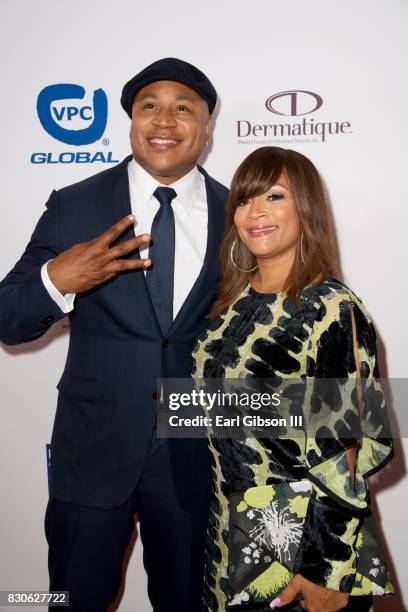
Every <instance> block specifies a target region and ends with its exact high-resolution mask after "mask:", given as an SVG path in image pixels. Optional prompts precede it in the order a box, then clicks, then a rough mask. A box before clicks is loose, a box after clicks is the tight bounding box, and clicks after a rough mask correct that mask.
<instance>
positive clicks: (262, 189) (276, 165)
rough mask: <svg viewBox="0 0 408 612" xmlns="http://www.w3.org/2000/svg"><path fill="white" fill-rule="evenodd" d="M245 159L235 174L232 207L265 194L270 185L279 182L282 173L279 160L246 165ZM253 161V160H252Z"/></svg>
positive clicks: (282, 169)
mask: <svg viewBox="0 0 408 612" xmlns="http://www.w3.org/2000/svg"><path fill="white" fill-rule="evenodd" d="M250 161H251V160H250V159H247V160H246V162H247V163H244V164H243V165H242V166H241V167H240V168H239V171H238V172H237V174H236V176H235V180H234V183H235V184H234V190H233V193H232V194H231V195H232V197H233V203H234V205H237V204H238V202H240V201H241V200H245V199H247V198H253V197H257V196H260V195H262V194H263V193H266V192H267V191H268V190H269V189H270V188H271V187H272V185H274V184H275V183H277V182H278V181H279V178H280V177H281V176H282V172H283V171H284V168H283V163H282V160H281V159H274V160H273V162H272V163H271V161H272V160H264V163H262V161H263V160H257V162H256V163H248V162H250ZM254 161H255V160H254Z"/></svg>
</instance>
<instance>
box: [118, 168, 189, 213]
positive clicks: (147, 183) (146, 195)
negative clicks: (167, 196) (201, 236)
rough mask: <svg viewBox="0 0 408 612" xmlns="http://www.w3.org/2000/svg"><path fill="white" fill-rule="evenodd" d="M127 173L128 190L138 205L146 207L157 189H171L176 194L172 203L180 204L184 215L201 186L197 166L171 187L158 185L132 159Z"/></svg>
mask: <svg viewBox="0 0 408 612" xmlns="http://www.w3.org/2000/svg"><path fill="white" fill-rule="evenodd" d="M128 172H129V183H130V189H131V191H132V194H133V196H134V197H135V200H136V201H138V202H140V205H142V206H144V205H147V203H148V201H149V200H150V198H151V197H152V196H153V193H154V191H155V190H156V188H157V187H172V188H173V189H174V190H175V191H176V193H177V198H175V200H174V202H176V203H178V202H180V203H181V204H182V205H183V207H184V208H185V210H186V213H187V214H189V213H190V211H191V208H192V206H193V204H194V201H195V200H196V198H197V195H198V192H199V189H200V184H201V174H200V171H199V170H198V168H197V166H194V168H192V169H191V170H190V172H188V174H186V175H184V176H182V177H181V178H180V179H178V181H175V182H174V183H172V184H171V185H162V184H161V183H159V182H158V181H157V180H156V179H155V178H153V177H152V176H151V174H149V173H148V172H146V170H145V169H144V168H142V166H141V165H140V164H138V163H137V162H136V161H135V160H134V159H133V158H132V160H131V161H130V162H129V166H128Z"/></svg>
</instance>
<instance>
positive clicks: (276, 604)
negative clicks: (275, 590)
mask: <svg viewBox="0 0 408 612" xmlns="http://www.w3.org/2000/svg"><path fill="white" fill-rule="evenodd" d="M269 605H270V607H271V608H280V607H281V605H282V603H281V600H280V599H279V597H276V598H275V599H274V600H273V601H271V603H270V604H269Z"/></svg>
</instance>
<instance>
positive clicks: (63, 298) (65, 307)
mask: <svg viewBox="0 0 408 612" xmlns="http://www.w3.org/2000/svg"><path fill="white" fill-rule="evenodd" d="M49 261H51V259H50V260H49ZM49 261H47V262H46V263H45V264H44V265H43V266H42V268H41V280H42V282H43V284H44V287H45V288H46V290H47V291H48V293H49V295H50V297H51V298H52V299H53V300H54V302H55V303H56V304H57V306H58V307H59V308H60V309H61V310H62V312H63V313H64V314H68V313H69V312H71V311H72V310H74V300H75V297H76V293H66V294H65V295H62V293H60V292H59V291H58V289H57V288H56V287H55V286H54V285H53V284H52V282H51V280H50V277H49V276H48V271H47V266H48V263H49Z"/></svg>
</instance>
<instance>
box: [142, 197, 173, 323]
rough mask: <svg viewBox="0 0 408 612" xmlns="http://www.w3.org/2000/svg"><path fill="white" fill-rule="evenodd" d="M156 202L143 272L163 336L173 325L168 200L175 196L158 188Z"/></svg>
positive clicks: (171, 213)
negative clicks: (150, 240)
mask: <svg viewBox="0 0 408 612" xmlns="http://www.w3.org/2000/svg"><path fill="white" fill-rule="evenodd" d="M153 195H154V197H155V198H156V199H157V200H158V201H159V203H160V208H159V210H158V211H157V213H156V215H155V217H154V219H153V224H152V230H151V232H150V235H151V237H152V245H151V246H150V248H149V259H150V258H151V260H152V264H153V265H152V267H151V268H150V269H148V270H147V272H146V281H147V286H148V287H149V291H150V297H151V299H152V302H153V306H154V309H155V311H156V316H157V318H158V321H159V323H160V327H161V330H162V332H163V334H164V335H165V334H166V333H167V332H168V330H169V329H170V327H171V325H172V323H173V294H174V249H175V227H174V213H173V209H172V207H171V201H172V200H173V199H174V198H175V197H176V196H177V193H176V192H175V191H174V189H171V188H170V187H157V189H156V191H155V192H154V194H153Z"/></svg>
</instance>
